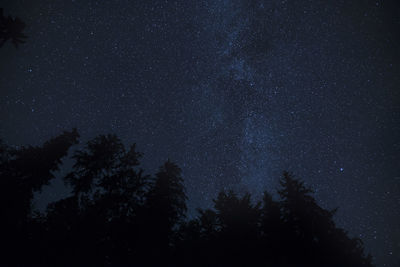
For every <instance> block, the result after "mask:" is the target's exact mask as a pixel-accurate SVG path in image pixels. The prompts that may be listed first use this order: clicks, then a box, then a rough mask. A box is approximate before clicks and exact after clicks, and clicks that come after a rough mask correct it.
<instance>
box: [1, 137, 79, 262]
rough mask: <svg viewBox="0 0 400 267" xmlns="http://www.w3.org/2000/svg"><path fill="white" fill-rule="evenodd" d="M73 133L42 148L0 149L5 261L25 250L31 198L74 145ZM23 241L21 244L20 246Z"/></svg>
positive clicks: (49, 177) (48, 180)
mask: <svg viewBox="0 0 400 267" xmlns="http://www.w3.org/2000/svg"><path fill="white" fill-rule="evenodd" d="M78 136H79V135H78V133H77V131H76V129H74V130H73V131H71V132H64V133H63V134H61V135H59V136H57V137H55V138H53V139H51V140H49V141H47V142H45V143H44V144H43V146H41V147H38V146H35V147H34V146H28V147H21V148H11V147H8V146H6V145H4V144H2V145H1V146H0V147H1V149H0V153H1V156H0V158H1V160H0V214H1V215H2V220H0V223H1V225H0V231H1V233H2V240H3V241H4V242H8V244H9V246H8V249H9V251H8V253H4V255H6V258H7V259H8V258H10V259H12V257H13V256H15V252H16V250H15V249H16V248H21V246H25V245H26V246H28V245H29V244H28V240H27V238H28V235H27V232H26V230H27V225H30V224H31V221H32V214H31V207H32V205H31V202H32V199H33V194H34V192H36V191H39V190H40V189H41V188H42V187H43V186H44V185H47V184H49V182H50V180H52V179H54V174H53V172H54V171H57V170H58V169H59V167H60V164H61V159H62V158H63V157H65V156H66V155H67V152H68V150H69V148H70V147H71V146H72V145H73V144H75V143H77V138H78ZM22 241H24V242H22Z"/></svg>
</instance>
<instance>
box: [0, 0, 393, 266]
mask: <svg viewBox="0 0 400 267" xmlns="http://www.w3.org/2000/svg"><path fill="white" fill-rule="evenodd" d="M350 2H351V3H350ZM1 5H2V7H3V8H4V11H5V14H6V15H8V14H11V15H17V16H19V17H20V18H22V19H23V20H24V21H25V22H26V23H27V25H28V28H27V30H26V34H27V35H28V36H29V39H28V42H27V44H25V45H23V46H21V47H20V49H18V50H15V49H14V47H12V46H11V45H10V44H7V45H5V46H4V47H2V48H1V49H0V90H1V91H0V122H1V123H0V137H1V138H3V139H4V140H5V141H6V142H7V143H9V144H13V145H22V144H40V143H42V142H44V141H45V140H47V139H48V138H50V137H52V136H55V135H57V134H59V133H61V132H62V131H63V130H69V129H71V128H73V127H77V128H78V130H79V132H80V133H81V136H82V138H81V140H82V141H83V142H86V141H87V140H89V139H90V138H92V137H94V136H96V135H98V134H101V133H116V134H117V135H118V136H119V137H121V138H122V139H123V140H124V141H125V142H127V143H132V142H136V143H137V144H138V148H139V150H141V151H143V152H144V153H145V157H144V159H143V165H144V166H145V167H146V169H147V170H148V171H149V172H154V171H155V170H156V169H155V168H156V167H157V166H158V165H161V163H162V162H163V161H164V160H166V159H167V158H170V159H172V160H174V161H176V162H177V163H178V164H179V165H180V166H181V168H182V169H183V173H184V176H185V181H186V187H187V193H188V195H189V199H190V201H191V202H190V203H191V207H197V206H204V205H210V199H212V198H213V197H215V194H216V192H218V191H219V190H220V189H222V188H235V189H236V190H240V191H250V192H253V193H254V194H255V196H259V194H260V193H261V192H262V191H263V190H269V191H275V189H276V188H277V186H278V183H277V182H278V179H279V178H280V175H281V173H282V171H283V170H289V171H291V172H293V173H294V174H295V175H296V176H297V177H299V178H302V179H303V180H304V181H305V182H306V183H307V184H308V185H310V186H312V187H313V188H314V189H315V191H316V193H315V196H316V198H317V200H318V201H319V203H320V204H321V205H322V206H324V207H329V208H333V207H339V211H338V214H337V217H336V219H337V222H338V224H339V225H340V226H342V227H344V228H346V229H348V230H349V231H350V233H351V235H353V236H359V237H360V238H361V239H362V240H363V241H364V242H365V244H366V247H367V251H371V252H372V254H373V255H374V256H375V257H376V263H377V264H378V266H395V265H396V264H398V263H399V262H400V257H399V256H400V227H399V224H398V222H399V221H400V167H399V164H398V163H399V159H400V138H399V132H400V90H399V89H400V49H399V47H400V38H399V35H400V34H399V32H400V27H399V26H400V9H399V4H398V3H396V1H394V0H393V1H384V0H382V1H368V0H365V1H361V0H359V1H342V0H336V1H333V0H332V1H316V0H315V1H313V0H308V1H305V0H302V1H288V0H281V1H275V0H271V1H256V0H252V1H244V0H214V1H167V0H165V1H148V0H146V1H127V0H126V1H83V0H82V1H79V0H76V1H54V0H51V1H50V0H48V1H20V0H5V1H2V4H1ZM53 187H54V188H55V190H50V189H49V188H47V189H46V190H44V192H43V193H42V194H41V195H39V196H38V198H37V203H39V205H40V204H43V203H45V202H46V201H49V200H52V199H55V198H57V197H63V196H64V195H63V194H62V193H65V192H66V190H65V189H63V186H62V183H61V182H60V181H56V182H55V183H54V185H53ZM54 188H53V189H54ZM54 192H55V193H54Z"/></svg>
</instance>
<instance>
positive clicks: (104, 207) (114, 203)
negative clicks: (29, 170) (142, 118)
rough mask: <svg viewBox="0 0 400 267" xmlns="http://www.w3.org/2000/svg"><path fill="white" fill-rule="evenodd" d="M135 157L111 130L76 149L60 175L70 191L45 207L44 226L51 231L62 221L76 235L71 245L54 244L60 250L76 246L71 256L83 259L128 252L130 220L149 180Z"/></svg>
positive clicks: (127, 254)
mask: <svg viewBox="0 0 400 267" xmlns="http://www.w3.org/2000/svg"><path fill="white" fill-rule="evenodd" d="M140 157H141V153H138V152H137V151H136V146H135V144H134V145H132V146H131V147H130V148H129V149H128V150H126V149H125V147H124V145H123V144H122V142H121V140H120V139H118V138H117V137H116V136H115V135H100V136H98V137H96V138H94V139H93V140H92V141H89V142H88V143H87V145H86V146H85V147H84V148H83V149H82V150H78V151H76V152H75V154H74V156H73V159H74V160H75V164H74V166H73V171H72V172H70V173H69V174H68V175H67V176H66V177H65V181H66V182H67V183H68V184H70V185H71V186H72V192H73V196H71V197H70V198H69V199H65V200H61V201H59V202H57V203H54V204H52V205H51V206H50V207H49V210H48V214H49V215H48V218H49V220H48V224H49V227H48V228H49V229H52V231H54V232H55V233H56V232H58V231H60V230H59V229H58V227H59V226H60V222H62V225H64V226H63V227H64V228H65V229H67V231H66V232H70V234H69V236H73V237H75V240H74V242H73V243H72V244H68V243H63V242H62V243H59V244H58V245H59V247H60V248H59V249H61V250H65V249H66V250H67V251H68V250H71V249H73V250H75V251H77V252H76V254H75V259H80V260H81V261H85V262H86V261H87V262H108V261H121V260H122V261H124V260H127V259H128V258H129V257H132V254H133V253H134V251H132V249H131V247H130V246H129V245H128V243H129V242H128V241H129V240H130V239H131V238H132V239H134V231H135V230H136V229H135V227H134V226H135V220H136V217H137V215H138V212H139V210H140V209H141V206H142V205H143V201H144V195H145V192H146V187H148V185H149V183H148V178H149V177H148V176H145V175H143V170H142V169H138V168H137V167H138V165H139V159H140ZM65 214H69V215H70V216H71V217H72V220H71V219H66V218H64V215H65ZM76 225H77V227H75V226H76ZM64 232H65V231H64ZM54 236H55V237H56V238H57V236H56V235H49V237H50V238H52V237H54ZM78 240H79V241H78ZM52 241H55V240H52ZM66 245H67V246H66ZM77 248H80V249H77ZM53 255H57V251H55V252H54V254H53ZM59 258H60V257H59ZM63 259H64V260H68V259H71V257H70V255H68V256H67V257H64V258H63Z"/></svg>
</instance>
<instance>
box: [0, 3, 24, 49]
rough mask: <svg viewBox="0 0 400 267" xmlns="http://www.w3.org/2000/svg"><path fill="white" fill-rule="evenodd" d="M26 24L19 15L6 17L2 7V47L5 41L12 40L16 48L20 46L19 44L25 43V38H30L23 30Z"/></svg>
mask: <svg viewBox="0 0 400 267" xmlns="http://www.w3.org/2000/svg"><path fill="white" fill-rule="evenodd" d="M25 27H26V25H25V22H23V21H22V20H21V19H20V18H18V17H15V18H13V17H11V16H8V17H5V16H4V14H3V9H2V8H0V47H2V46H3V45H4V44H5V42H7V41H8V40H10V41H11V42H12V44H13V45H14V46H15V48H18V45H20V44H23V43H25V42H26V41H25V39H26V38H28V37H27V36H26V35H25V34H24V33H23V30H24V29H25Z"/></svg>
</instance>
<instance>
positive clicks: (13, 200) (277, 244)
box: [0, 130, 372, 266]
mask: <svg viewBox="0 0 400 267" xmlns="http://www.w3.org/2000/svg"><path fill="white" fill-rule="evenodd" d="M77 138H78V133H77V132H76V130H73V131H72V132H65V133H63V134H61V135H60V136H58V137H56V138H53V139H51V140H50V141H48V142H46V143H45V144H44V145H43V146H41V147H32V146H29V147H22V148H11V147H9V146H7V145H5V144H3V143H0V167H1V168H0V182H1V202H0V203H1V212H2V215H3V216H2V218H3V219H2V220H1V224H2V225H1V231H2V233H3V240H4V242H7V244H8V246H7V248H6V249H3V251H2V252H5V254H4V255H7V256H5V257H4V258H3V259H4V261H5V262H12V263H15V262H21V263H42V264H43V263H44V264H66V263H69V264H76V263H86V264H122V263H137V264H144V263H146V264H149V263H150V264H164V265H165V264H172V263H173V264H184V265H191V264H201V265H204V264H206V265H207V264H227V265H267V266H268V265H274V266H279V265H292V264H293V265H294V264H295V265H309V264H312V265H316V266H326V265H334V266H338V265H340V266H342V265H343V266H372V259H371V256H370V255H367V256H366V255H364V252H363V245H362V242H361V240H359V239H355V238H349V237H348V234H347V232H346V231H345V230H343V229H340V228H338V227H336V225H335V223H334V220H333V216H334V214H335V211H336V210H325V209H323V208H321V207H320V206H319V205H318V204H317V202H316V200H315V199H314V198H313V196H312V190H311V189H310V188H308V187H306V186H305V185H304V183H303V182H302V181H299V180H297V179H295V178H294V177H293V176H292V175H291V174H289V173H287V172H285V173H284V174H283V177H282V179H281V181H280V184H281V188H280V190H278V195H279V199H278V200H274V199H273V198H272V196H271V195H270V194H269V193H268V192H265V193H264V197H263V199H262V201H254V200H252V199H251V195H250V194H248V193H245V194H238V193H235V192H233V191H222V192H220V193H219V194H218V196H217V197H216V199H215V200H214V207H213V208H210V209H205V210H203V209H198V216H197V217H195V218H192V219H190V220H187V219H186V210H187V207H186V201H187V196H186V194H185V189H184V186H183V182H184V180H183V178H182V173H181V169H180V168H179V167H178V166H177V165H176V164H175V163H173V162H171V161H170V160H168V161H166V162H165V163H164V164H163V165H162V166H161V167H160V168H159V170H158V172H157V173H156V174H155V176H154V177H153V176H150V175H144V171H143V170H142V169H141V168H140V167H139V166H140V161H139V160H140V158H141V156H142V154H141V153H139V152H137V151H136V146H135V145H132V146H130V147H129V148H128V149H126V148H125V146H124V144H123V143H122V141H121V140H120V139H119V138H118V137H117V136H115V135H100V136H98V137H96V138H94V139H93V140H91V141H89V142H88V143H87V144H86V145H85V146H84V147H82V148H80V149H77V150H76V151H75V153H74V154H73V156H72V159H73V161H74V165H73V167H72V169H71V171H70V172H69V173H68V174H67V175H66V176H65V178H64V180H65V182H66V183H67V184H69V185H70V186H71V187H72V192H71V193H72V194H71V195H70V196H69V197H67V198H65V199H61V200H59V201H57V202H54V203H51V204H49V206H48V208H47V212H46V214H35V215H33V214H32V212H31V203H32V198H33V192H35V191H37V190H40V189H41V187H42V186H43V185H45V184H48V183H49V181H50V180H51V179H54V178H55V177H54V174H53V172H54V171H56V170H58V169H59V167H60V164H61V163H62V162H61V159H62V158H63V157H64V156H66V155H67V152H68V149H69V148H70V147H71V146H72V145H73V144H76V143H77ZM20 254H23V255H25V256H26V257H24V258H21V257H18V258H17V256H18V255H20Z"/></svg>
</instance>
